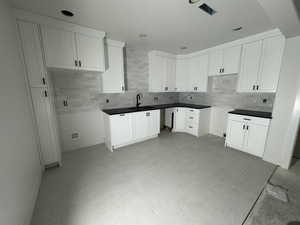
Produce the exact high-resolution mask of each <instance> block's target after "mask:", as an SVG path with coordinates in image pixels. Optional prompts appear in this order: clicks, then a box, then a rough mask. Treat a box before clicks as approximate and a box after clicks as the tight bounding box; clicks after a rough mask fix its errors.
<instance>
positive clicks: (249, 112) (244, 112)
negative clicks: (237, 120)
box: [229, 109, 272, 119]
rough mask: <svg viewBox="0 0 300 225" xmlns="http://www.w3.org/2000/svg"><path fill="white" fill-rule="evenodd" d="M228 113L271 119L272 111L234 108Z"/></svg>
mask: <svg viewBox="0 0 300 225" xmlns="http://www.w3.org/2000/svg"><path fill="white" fill-rule="evenodd" d="M229 113H231V114H237V115H243V116H254V117H261V118H267V119H272V113H271V112H261V111H252V110H244V109H236V110H233V111H231V112H229Z"/></svg>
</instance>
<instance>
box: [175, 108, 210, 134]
mask: <svg viewBox="0 0 300 225" xmlns="http://www.w3.org/2000/svg"><path fill="white" fill-rule="evenodd" d="M173 112H174V128H173V132H184V133H188V134H191V135H194V136H196V137H200V136H202V135H205V134H208V133H209V121H210V108H206V109H192V108H183V107H178V108H174V109H173Z"/></svg>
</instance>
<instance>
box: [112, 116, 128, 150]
mask: <svg viewBox="0 0 300 225" xmlns="http://www.w3.org/2000/svg"><path fill="white" fill-rule="evenodd" d="M110 129H111V134H110V135H111V143H112V146H118V145H122V144H125V143H128V142H130V141H132V139H133V138H132V115H131V114H130V113H127V114H118V115H112V116H110Z"/></svg>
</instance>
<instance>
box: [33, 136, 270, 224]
mask: <svg viewBox="0 0 300 225" xmlns="http://www.w3.org/2000/svg"><path fill="white" fill-rule="evenodd" d="M223 146H224V142H223V139H221V138H217V137H214V136H204V137H201V138H195V137H193V136H190V135H187V134H169V133H163V134H162V135H161V136H160V138H156V139H153V140H149V141H146V142H143V143H138V144H135V145H131V146H128V147H124V148H122V149H120V150H119V151H115V152H114V153H111V152H109V151H108V150H106V149H105V147H104V145H98V146H94V147H90V148H86V149H82V150H78V151H74V152H71V153H66V154H64V155H63V167H62V168H59V169H52V170H49V171H47V172H46V173H45V176H44V178H43V181H42V185H41V189H40V194H39V197H38V201H37V204H36V209H35V213H34V216H33V220H32V225H171V224H172V225H216V224H217V225H240V224H242V222H243V220H244V219H245V218H246V216H247V214H248V213H249V211H250V209H251V207H252V205H253V203H254V202H255V200H256V199H257V197H258V195H259V193H260V192H261V190H262V189H263V187H264V185H265V184H266V182H267V180H268V179H269V177H270V175H271V174H272V173H273V171H274V169H275V166H273V165H271V164H269V163H267V162H264V161H262V160H261V159H258V158H256V157H254V156H250V155H247V154H245V153H242V152H239V151H235V150H229V151H228V149H225V148H224V147H223Z"/></svg>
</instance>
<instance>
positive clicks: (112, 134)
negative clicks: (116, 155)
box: [104, 110, 160, 151]
mask: <svg viewBox="0 0 300 225" xmlns="http://www.w3.org/2000/svg"><path fill="white" fill-rule="evenodd" d="M104 126H105V144H106V146H107V148H108V149H110V150H111V151H113V150H114V149H117V148H120V147H122V146H126V145H129V144H133V143H137V142H140V141H144V140H147V139H150V138H154V137H157V136H158V134H159V132H160V110H152V111H141V112H133V113H125V114H117V115H108V114H104Z"/></svg>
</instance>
